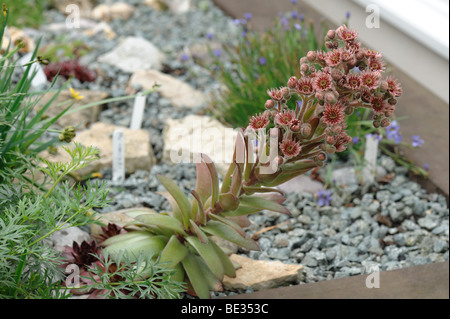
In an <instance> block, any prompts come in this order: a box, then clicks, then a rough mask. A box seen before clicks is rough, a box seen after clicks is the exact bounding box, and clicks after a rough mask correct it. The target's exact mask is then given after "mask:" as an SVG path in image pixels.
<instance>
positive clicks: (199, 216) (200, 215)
mask: <svg viewBox="0 0 450 319" xmlns="http://www.w3.org/2000/svg"><path fill="white" fill-rule="evenodd" d="M191 193H192V196H194V201H196V202H197V204H196V205H192V208H193V209H194V207H195V208H196V209H197V212H196V215H195V222H197V223H199V224H202V225H204V224H205V223H206V212H205V209H204V207H203V204H202V201H201V198H200V195H199V194H198V193H197V192H196V191H195V190H192V191H191Z"/></svg>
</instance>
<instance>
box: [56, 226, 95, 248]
mask: <svg viewBox="0 0 450 319" xmlns="http://www.w3.org/2000/svg"><path fill="white" fill-rule="evenodd" d="M50 239H51V240H52V242H53V246H54V247H56V248H61V247H64V246H72V244H73V242H74V241H75V242H77V243H78V244H81V243H82V242H83V241H87V242H89V241H90V240H91V237H90V235H89V234H88V233H87V232H85V231H84V230H81V229H80V228H78V227H69V228H66V229H62V230H58V231H56V232H54V233H53V234H51V235H50Z"/></svg>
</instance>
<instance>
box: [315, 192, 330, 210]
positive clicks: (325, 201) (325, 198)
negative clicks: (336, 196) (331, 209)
mask: <svg viewBox="0 0 450 319" xmlns="http://www.w3.org/2000/svg"><path fill="white" fill-rule="evenodd" d="M317 197H318V199H317V204H318V205H319V206H320V207H322V206H329V205H330V203H331V201H332V200H333V198H332V197H331V191H330V190H329V189H328V190H326V191H324V190H323V189H321V190H319V191H318V192H317Z"/></svg>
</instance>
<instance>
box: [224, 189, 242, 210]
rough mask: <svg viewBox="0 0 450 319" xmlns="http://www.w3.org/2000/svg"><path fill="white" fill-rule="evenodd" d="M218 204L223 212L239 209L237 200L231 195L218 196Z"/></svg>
mask: <svg viewBox="0 0 450 319" xmlns="http://www.w3.org/2000/svg"><path fill="white" fill-rule="evenodd" d="M219 204H220V207H222V208H223V210H224V211H225V210H236V209H237V208H238V207H239V199H238V198H237V197H236V196H235V195H234V194H232V193H226V194H220V196H219Z"/></svg>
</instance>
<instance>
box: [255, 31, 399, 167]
mask: <svg viewBox="0 0 450 319" xmlns="http://www.w3.org/2000/svg"><path fill="white" fill-rule="evenodd" d="M325 46H326V48H327V49H328V50H327V52H324V51H310V52H308V54H307V55H306V56H305V57H303V58H301V59H300V74H301V76H300V78H297V77H295V76H292V77H291V78H290V79H289V80H288V82H287V86H286V87H281V88H272V89H270V90H268V91H267V94H268V95H269V97H270V99H269V100H267V102H266V105H265V107H266V109H267V110H266V111H265V112H263V113H261V114H258V115H255V116H253V117H252V118H251V119H250V123H249V128H252V129H254V130H261V129H265V128H267V127H269V126H270V125H271V123H273V126H274V127H276V128H279V130H280V132H281V136H282V138H280V141H279V151H280V152H281V154H282V155H283V158H284V161H285V162H286V161H294V160H296V159H299V158H313V159H314V160H315V161H322V160H324V159H325V158H326V156H324V154H323V151H325V152H327V153H334V152H342V151H344V150H345V149H346V148H347V145H348V144H349V143H351V142H352V138H351V137H350V136H349V135H348V134H347V131H346V129H347V124H346V119H347V117H348V116H349V115H351V114H352V113H353V111H354V110H355V108H358V107H365V108H370V109H371V110H372V111H373V125H374V127H376V128H378V127H387V126H389V125H390V123H391V121H390V118H391V117H392V115H393V113H394V110H395V105H396V104H397V98H398V97H400V96H401V94H402V88H401V86H400V84H399V83H398V81H397V79H395V78H394V77H393V76H387V77H386V78H384V79H383V75H384V73H385V71H386V63H385V62H384V60H383V58H382V54H381V53H380V52H377V51H373V50H369V49H367V48H364V47H362V45H361V42H359V41H358V34H357V32H356V31H355V30H352V29H350V28H348V27H347V26H346V25H342V26H340V27H339V28H337V29H336V30H329V31H328V32H327V35H326V37H325ZM292 98H295V99H297V100H298V101H299V102H300V103H297V105H296V107H295V110H293V109H291V108H290V107H289V106H288V101H289V100H290V99H292Z"/></svg>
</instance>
